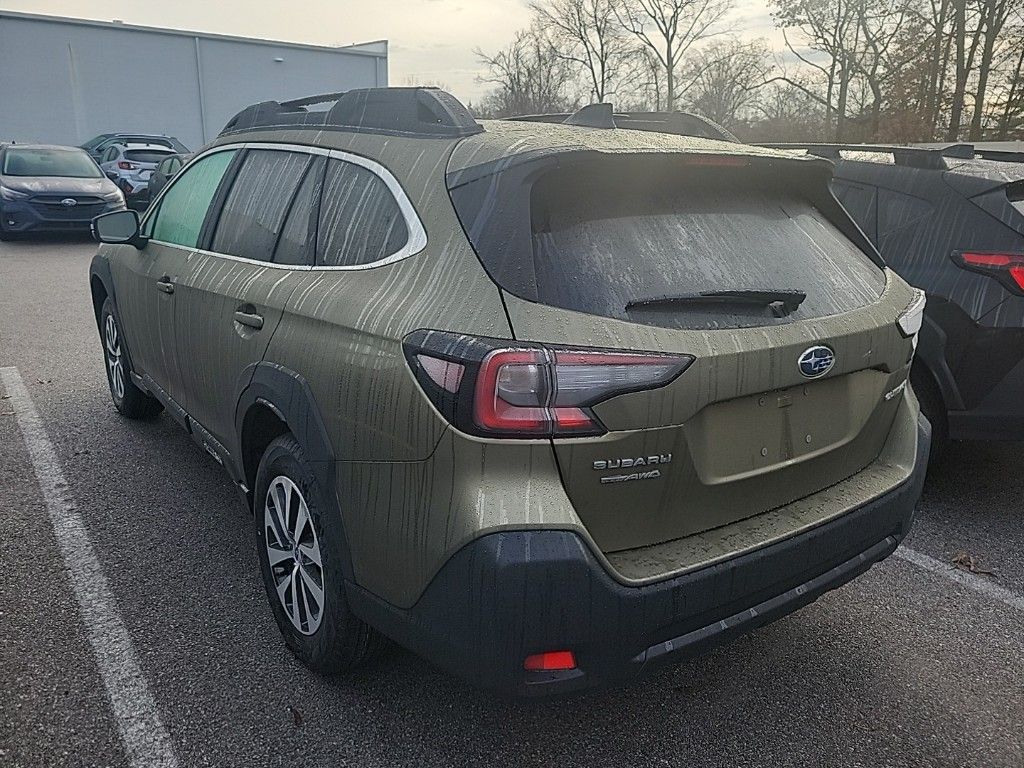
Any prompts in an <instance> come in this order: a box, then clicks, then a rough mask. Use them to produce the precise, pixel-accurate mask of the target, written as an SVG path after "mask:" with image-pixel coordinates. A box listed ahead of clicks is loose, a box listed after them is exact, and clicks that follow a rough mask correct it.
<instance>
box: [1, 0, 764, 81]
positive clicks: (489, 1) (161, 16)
mask: <svg viewBox="0 0 1024 768" xmlns="http://www.w3.org/2000/svg"><path fill="white" fill-rule="evenodd" d="M737 1H738V8H737V11H736V14H735V19H734V23H735V24H736V26H737V28H738V29H739V30H740V31H741V34H742V36H743V37H761V36H764V37H768V38H770V39H771V42H772V43H773V45H777V44H778V43H779V41H778V39H777V36H776V35H774V34H772V26H771V17H770V16H769V14H768V10H767V7H766V5H765V3H764V2H762V0H737ZM0 8H2V9H3V10H8V11H23V12H25V13H44V14H51V15H57V16H74V17H78V18H87V19H100V20H105V21H110V20H112V19H120V20H122V21H124V22H125V23H127V24H143V25H148V26H156V27H174V28H177V29H186V30H189V31H196V32H217V33H220V34H228V35H242V36H245V37H262V38H267V39H272V40H284V41H289V42H299V43H314V44H318V45H344V44H347V43H360V42H366V41H369V40H380V39H386V40H388V41H389V42H390V57H389V64H390V78H391V84H392V85H404V84H405V83H406V82H407V81H408V79H409V78H413V79H415V80H416V81H418V82H436V83H442V84H444V85H446V86H447V87H448V88H449V89H450V90H451V91H452V92H453V93H454V94H455V95H456V96H458V97H459V98H461V99H463V100H472V101H477V100H479V98H480V96H481V95H482V94H483V93H484V92H485V91H486V90H488V88H489V86H487V85H486V84H482V83H479V82H477V76H478V75H479V73H480V65H479V63H478V61H477V60H476V57H475V56H474V55H473V49H474V48H477V47H479V48H482V49H483V50H484V51H487V52H494V51H496V50H498V49H499V48H501V47H503V46H505V45H506V44H508V42H509V41H510V40H511V38H512V36H513V34H514V33H515V31H516V30H518V29H520V28H521V27H523V26H525V25H526V24H527V22H528V19H529V12H528V10H527V7H526V1H525V0H356V1H353V0H291V1H290V2H271V1H270V0H249V1H248V2H245V1H244V0H243V1H242V2H239V0H0Z"/></svg>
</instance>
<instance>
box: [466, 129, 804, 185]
mask: <svg viewBox="0 0 1024 768" xmlns="http://www.w3.org/2000/svg"><path fill="white" fill-rule="evenodd" d="M480 124H481V126H483V128H484V130H483V131H482V132H481V133H477V134H475V135H473V136H467V137H466V138H464V139H462V140H461V141H460V142H459V144H458V146H456V147H455V151H454V152H453V153H452V157H451V160H450V161H449V164H448V171H449V172H454V173H457V172H460V171H465V170H467V169H469V168H472V167H477V166H484V165H490V164H492V163H495V162H498V161H508V160H510V159H511V158H513V157H521V158H522V159H523V160H526V159H534V158H538V157H542V156H545V155H550V154H561V153H564V152H574V151H591V152H601V153H608V154H645V153H651V152H659V153H680V154H714V155H735V156H742V157H765V158H779V159H786V160H796V161H802V162H818V163H820V162H823V161H821V160H820V159H819V158H815V157H808V156H798V155H795V154H794V153H792V152H784V151H780V150H777V149H768V148H765V147H758V146H753V145H750V144H737V143H735V142H731V141H719V140H716V139H705V138H699V137H696V136H679V135H675V134H668V133H656V132H652V131H637V130H630V129H628V128H590V127H582V126H575V125H565V124H562V123H541V122H526V121H523V122H519V121H514V120H481V121H480Z"/></svg>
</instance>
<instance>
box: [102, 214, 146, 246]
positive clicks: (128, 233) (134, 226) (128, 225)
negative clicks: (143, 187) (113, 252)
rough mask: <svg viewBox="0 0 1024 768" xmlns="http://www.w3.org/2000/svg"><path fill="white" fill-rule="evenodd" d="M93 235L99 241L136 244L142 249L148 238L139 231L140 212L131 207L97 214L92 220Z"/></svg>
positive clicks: (114, 243) (115, 243)
mask: <svg viewBox="0 0 1024 768" xmlns="http://www.w3.org/2000/svg"><path fill="white" fill-rule="evenodd" d="M92 236H93V239H95V240H96V242H99V243H111V244H113V245H125V244H127V245H134V246H135V247H136V248H138V249H140V250H141V249H143V248H145V247H146V241H147V239H148V238H145V237H143V236H142V235H141V234H140V233H139V214H138V213H137V212H136V211H133V210H131V209H129V210H126V211H112V212H111V213H104V214H101V215H99V216H97V217H96V218H95V219H93V220H92Z"/></svg>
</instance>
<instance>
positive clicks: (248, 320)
mask: <svg viewBox="0 0 1024 768" xmlns="http://www.w3.org/2000/svg"><path fill="white" fill-rule="evenodd" d="M235 322H237V323H240V324H242V325H246V326H248V327H250V328H255V329H256V330H257V331H258V330H260V329H261V328H262V327H263V315H258V314H256V313H255V312H243V311H242V310H241V309H236V310H235Z"/></svg>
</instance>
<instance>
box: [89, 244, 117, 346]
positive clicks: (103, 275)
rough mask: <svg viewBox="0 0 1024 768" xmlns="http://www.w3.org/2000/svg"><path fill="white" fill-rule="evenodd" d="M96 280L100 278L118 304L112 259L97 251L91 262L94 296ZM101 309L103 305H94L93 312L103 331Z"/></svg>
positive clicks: (111, 298)
mask: <svg viewBox="0 0 1024 768" xmlns="http://www.w3.org/2000/svg"><path fill="white" fill-rule="evenodd" d="M94 280H99V282H100V284H101V285H102V286H103V290H104V291H106V294H107V296H108V297H109V298H110V300H111V301H112V302H113V303H114V306H115V307H116V306H117V299H115V298H114V279H113V277H112V276H111V274H110V261H108V260H107V258H106V257H105V256H102V255H101V254H99V253H97V254H96V255H95V256H93V257H92V262H91V263H90V264H89V296H90V298H91V297H92V284H93V281H94ZM100 309H101V307H97V306H95V305H94V306H93V314H94V315H95V316H96V328H97V329H98V330H99V331H101V332H102V330H103V329H102V328H100Z"/></svg>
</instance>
